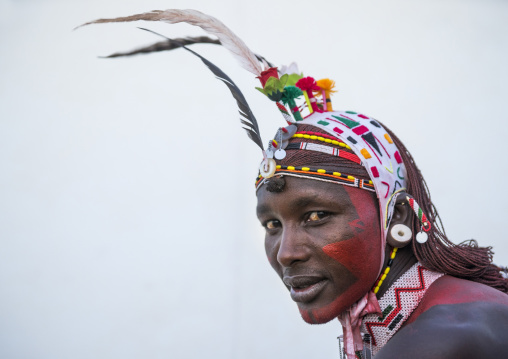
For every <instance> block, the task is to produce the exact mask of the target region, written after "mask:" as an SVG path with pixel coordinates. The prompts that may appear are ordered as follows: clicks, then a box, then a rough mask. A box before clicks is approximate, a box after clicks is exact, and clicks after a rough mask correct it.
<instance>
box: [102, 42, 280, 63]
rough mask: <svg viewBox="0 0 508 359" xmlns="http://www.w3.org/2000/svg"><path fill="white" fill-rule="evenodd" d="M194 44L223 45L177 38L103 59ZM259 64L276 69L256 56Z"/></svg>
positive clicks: (261, 57)
mask: <svg viewBox="0 0 508 359" xmlns="http://www.w3.org/2000/svg"><path fill="white" fill-rule="evenodd" d="M193 44H216V45H222V44H221V42H220V40H218V39H212V38H211V37H208V36H196V37H192V36H188V37H182V38H176V39H174V40H171V41H170V40H165V41H159V42H156V43H155V44H153V45H149V46H144V47H140V48H138V49H134V50H131V51H125V52H115V53H114V54H111V55H108V56H103V58H114V57H122V56H132V55H137V54H149V53H152V52H159V51H169V50H175V49H179V48H180V47H182V45H185V46H187V45H193ZM254 56H256V58H257V59H258V61H259V62H263V63H264V62H266V66H267V67H274V66H273V65H272V64H271V63H270V62H268V61H267V60H266V59H265V58H264V57H263V56H261V55H258V54H254Z"/></svg>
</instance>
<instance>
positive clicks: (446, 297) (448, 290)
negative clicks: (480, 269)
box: [406, 275, 508, 325]
mask: <svg viewBox="0 0 508 359" xmlns="http://www.w3.org/2000/svg"><path fill="white" fill-rule="evenodd" d="M471 302H489V303H498V304H501V305H505V306H507V307H508V295H507V294H506V293H503V292H500V291H499V290H497V289H494V288H492V287H489V286H487V285H484V284H481V283H477V282H472V281H470V280H465V279H460V278H455V277H452V276H448V275H445V276H443V277H441V278H439V279H438V280H436V281H435V282H434V283H433V284H432V285H431V286H430V287H429V289H428V290H427V292H426V293H425V296H424V297H423V299H422V301H421V302H420V304H419V305H418V307H417V308H416V310H415V311H414V312H413V314H412V315H411V316H410V317H409V319H408V320H407V322H406V325H407V324H411V323H412V322H414V321H415V320H417V318H419V316H420V315H421V314H422V313H424V312H426V311H427V310H429V309H431V308H433V307H435V306H437V305H442V304H460V303H471Z"/></svg>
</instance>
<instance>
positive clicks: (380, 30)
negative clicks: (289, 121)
mask: <svg viewBox="0 0 508 359" xmlns="http://www.w3.org/2000/svg"><path fill="white" fill-rule="evenodd" d="M166 8H195V9H199V10H201V11H204V12H206V13H209V14H212V15H215V16H216V17H218V18H220V19H221V20H222V21H223V22H225V23H226V24H227V25H228V26H229V27H231V28H232V29H233V30H234V31H235V32H236V33H237V34H238V35H240V36H241V37H242V38H243V39H244V40H245V42H246V43H247V44H249V46H250V47H251V48H252V49H253V50H254V51H256V52H259V53H261V54H263V55H264V56H266V57H267V58H268V59H269V60H270V61H272V62H274V63H276V64H288V63H289V62H291V61H294V60H296V61H297V62H298V63H299V65H300V68H301V69H302V70H303V71H304V72H305V73H306V74H308V75H313V76H316V77H325V76H327V77H331V78H333V79H334V80H336V82H337V86H338V89H339V90H340V92H339V93H338V94H336V95H335V97H334V98H333V104H334V108H335V109H343V110H358V111H362V112H363V113H366V114H369V115H371V116H374V117H375V118H377V119H379V120H381V121H382V122H384V123H385V124H387V125H388V126H390V127H391V128H392V129H394V130H395V132H396V133H397V134H398V135H399V137H401V138H402V140H403V141H404V142H405V143H406V145H407V146H408V147H409V149H410V150H411V152H412V153H413V155H414V157H415V159H416V161H417V163H418V165H419V166H420V168H421V170H422V171H423V173H424V175H425V177H426V179H427V181H428V184H429V186H430V189H431V192H432V195H433V199H434V201H435V204H436V205H437V207H438V209H439V210H440V213H441V215H442V217H443V220H444V224H445V227H446V229H447V232H448V234H449V237H450V238H451V239H452V240H454V241H455V242H460V241H462V240H465V239H469V238H476V239H478V240H479V241H480V243H481V244H483V245H492V246H494V250H495V251H496V255H495V261H496V262H497V263H499V264H505V265H506V264H508V248H507V245H506V242H505V226H504V224H505V223H504V221H505V220H506V217H507V214H508V210H507V207H506V206H505V205H504V202H506V201H507V200H508V193H507V191H506V189H505V185H504V181H505V180H506V177H507V165H506V160H505V153H506V142H507V140H506V138H507V137H506V133H507V129H508V125H507V120H508V118H507V117H508V116H507V115H506V113H507V111H506V108H505V105H506V99H507V95H508V90H507V87H506V84H507V83H508V70H507V67H506V64H507V63H508V50H507V49H508V3H506V2H504V1H494V0H482V1H479V0H478V1H471V0H469V1H467V0H463V1H458V0H453V1H452V0H449V1H442V0H441V1H435V0H434V1H429V0H427V1H400V0H385V1H383V2H376V1H364V0H357V1H354V2H353V1H343V0H341V1H331V0H330V1H321V2H309V1H295V0H293V1H290V0H284V1H278V2H274V1H267V0H257V1H251V2H246V1H233V0H230V1H228V0H220V1H214V2H212V1H204V0H186V1H183V0H174V1H159V0H144V1H136V0H131V1H125V0H124V1H119V0H101V1H99V0H88V1H64V0H60V1H58V0H44V1H43V0H40V1H32V0H22V1H19V0H18V1H14V0H0V288H1V295H0V357H1V358H6V359H18V358H19V359H61V358H62V359H63V358H73V359H81V358H124V359H130V358H202V357H208V358H260V357H264V358H286V357H293V358H308V357H315V358H316V357H317V358H334V357H337V356H338V349H337V344H336V340H335V337H336V336H337V335H338V334H340V329H339V325H338V323H336V322H333V323H329V324H327V325H323V326H309V325H306V324H305V323H303V321H302V320H301V319H300V318H299V314H298V311H297V309H296V305H294V303H293V302H292V301H291V300H290V298H289V296H288V294H287V292H286V290H285V289H284V287H283V285H282V284H281V283H279V280H278V279H277V277H276V276H275V274H273V273H271V269H270V268H269V265H268V263H267V260H266V259H265V254H264V251H263V238H262V230H261V228H260V226H259V225H258V223H257V220H256V218H255V211H254V208H255V195H254V187H253V179H254V177H255V176H256V171H257V169H256V168H257V164H258V162H259V160H260V154H259V151H258V150H257V149H256V147H255V146H254V145H253V144H252V143H250V142H249V140H248V139H247V137H246V136H245V134H244V133H243V132H242V130H241V129H240V126H239V122H238V119H237V117H238V116H237V112H236V108H235V104H234V101H233V100H232V98H231V96H230V95H229V92H228V90H227V89H226V87H225V86H224V85H223V84H221V83H219V81H217V80H215V79H214V77H213V76H212V75H211V73H209V72H208V70H207V69H206V68H205V67H204V66H203V65H202V64H201V63H200V62H199V60H197V59H196V58H194V57H192V56H191V55H189V54H187V53H185V52H184V51H175V52H172V53H159V54H152V55H149V56H137V57H133V58H128V59H114V60H106V59H98V58H97V56H99V55H107V54H110V53H112V52H115V51H119V50H128V49H131V48H134V47H137V46H140V45H145V44H150V43H152V42H155V41H158V40H159V39H158V38H157V37H154V36H153V35H152V34H149V33H146V32H143V31H140V30H138V29H136V26H144V27H148V28H150V29H153V30H156V31H159V32H161V33H163V34H165V35H167V36H170V37H177V36H183V35H188V34H201V33H202V32H201V31H200V30H198V29H195V28H192V27H190V26H187V25H166V24H151V23H139V24H114V25H95V26H92V27H86V28H82V29H79V30H77V31H72V29H73V28H74V27H75V26H77V25H79V24H81V23H83V22H86V21H89V20H92V19H96V18H100V17H115V16H121V15H130V14H133V13H137V12H144V11H149V10H152V9H166ZM194 50H196V51H198V52H200V53H201V54H203V55H205V56H206V57H208V58H209V59H210V60H212V61H213V62H215V63H216V64H217V65H219V67H221V68H223V69H224V70H225V71H226V72H227V73H228V74H229V75H230V76H231V77H232V78H233V79H234V81H235V82H236V83H237V84H238V85H239V86H240V88H242V90H243V92H244V94H245V96H246V97H247V99H248V101H249V102H250V104H251V107H252V108H253V110H254V112H255V114H256V116H257V118H258V120H259V122H260V127H261V131H262V135H263V136H264V140H265V141H267V140H268V139H269V137H270V136H272V135H273V134H274V133H275V130H276V129H277V128H278V127H279V126H281V125H282V124H283V123H282V121H281V117H280V115H279V114H278V113H277V110H276V109H275V108H274V106H273V104H272V103H270V102H269V101H267V100H266V99H265V98H263V96H262V95H260V94H259V93H258V92H257V91H256V90H255V89H254V86H257V85H258V83H257V81H256V80H255V79H253V78H252V76H251V75H250V74H249V73H247V72H245V71H244V70H242V69H241V68H240V67H239V66H238V65H237V64H236V62H235V61H234V60H233V59H232V58H231V56H230V55H229V54H228V53H227V52H226V51H225V50H224V49H221V48H219V47H216V46H212V45H201V46H196V47H194Z"/></svg>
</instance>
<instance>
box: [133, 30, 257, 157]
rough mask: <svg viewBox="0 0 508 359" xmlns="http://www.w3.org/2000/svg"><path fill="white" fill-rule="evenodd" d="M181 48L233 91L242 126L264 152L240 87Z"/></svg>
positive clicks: (208, 63) (202, 59) (213, 67)
mask: <svg viewBox="0 0 508 359" xmlns="http://www.w3.org/2000/svg"><path fill="white" fill-rule="evenodd" d="M140 29H141V30H145V31H148V32H151V33H153V34H155V35H159V36H162V37H164V38H165V39H167V40H168V41H173V42H176V40H174V39H170V38H168V37H166V36H164V35H161V34H159V33H156V32H154V31H152V30H148V29H144V28H140ZM181 47H182V48H184V49H185V50H187V51H189V52H190V53H192V54H194V55H195V56H197V57H199V58H200V59H201V61H202V62H203V63H204V64H205V65H206V66H207V67H208V68H209V69H210V71H212V72H213V74H214V75H215V76H216V77H217V78H218V79H219V80H221V81H222V82H223V83H224V84H226V86H227V87H228V88H229V91H231V94H232V95H233V97H234V98H235V100H236V103H237V105H238V112H239V113H240V122H241V123H242V125H244V126H245V127H243V129H244V130H245V131H246V132H247V135H248V136H249V138H250V139H251V140H252V141H253V142H254V143H255V144H257V145H258V146H259V148H261V150H262V151H263V141H262V140H261V134H260V132H259V126H258V122H257V121H256V118H255V117H254V114H253V113H252V110H251V109H250V107H249V104H248V103H247V100H246V99H245V97H244V96H243V94H242V92H241V91H240V89H239V88H238V86H236V85H235V83H234V82H233V80H231V78H230V77H229V76H228V75H226V74H225V73H224V71H222V70H221V69H220V68H218V67H217V66H216V65H214V64H213V63H211V62H210V61H208V60H207V59H206V58H204V57H203V56H201V55H200V54H198V53H197V52H194V51H192V50H191V49H189V48H188V47H186V46H185V45H183V44H182V45H181Z"/></svg>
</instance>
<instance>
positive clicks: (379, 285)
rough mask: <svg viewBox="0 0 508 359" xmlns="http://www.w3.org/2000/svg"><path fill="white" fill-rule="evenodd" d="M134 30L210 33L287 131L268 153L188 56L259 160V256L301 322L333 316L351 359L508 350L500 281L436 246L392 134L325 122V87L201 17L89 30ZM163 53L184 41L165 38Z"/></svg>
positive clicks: (506, 301)
mask: <svg viewBox="0 0 508 359" xmlns="http://www.w3.org/2000/svg"><path fill="white" fill-rule="evenodd" d="M136 20H149V21H165V22H170V23H177V22H187V23H190V24H193V25H197V26H200V27H201V28H203V29H205V30H206V31H208V32H210V33H212V34H214V35H216V36H217V37H218V38H219V41H220V42H221V43H222V44H223V45H224V46H225V47H227V48H228V49H229V50H230V51H231V52H232V53H233V54H234V55H235V56H236V57H237V58H239V59H240V61H241V63H242V66H244V67H245V68H246V69H247V70H249V71H250V72H252V73H254V74H255V75H256V76H257V77H258V78H259V79H260V80H261V83H262V86H263V88H260V91H262V92H263V93H264V94H266V95H267V96H268V97H269V99H270V100H272V101H274V102H276V104H277V107H278V109H279V111H280V112H281V113H282V115H283V116H284V118H285V120H286V121H288V123H290V125H289V126H288V127H285V128H281V129H279V131H278V132H277V134H276V135H275V137H274V138H273V140H272V141H270V144H269V147H268V148H267V149H266V150H264V149H263V146H262V141H261V137H260V134H259V128H258V125H257V122H256V120H255V118H254V115H253V114H252V111H251V110H250V108H249V106H248V104H247V102H246V101H245V98H244V97H243V95H242V94H241V92H240V90H239V89H238V88H237V87H236V85H235V84H234V82H233V81H232V80H231V79H230V78H229V77H228V76H227V75H226V74H225V73H224V72H222V70H220V69H219V68H218V67H217V66H215V65H214V64H212V63H210V62H209V61H208V60H206V59H205V58H203V57H202V56H200V55H198V54H196V53H194V52H193V51H191V50H190V49H188V48H186V50H188V51H190V52H192V53H193V54H194V55H196V56H198V57H199V58H200V59H201V60H202V61H203V62H204V63H205V65H206V66H207V67H208V68H209V69H210V70H211V71H212V72H213V73H214V74H215V75H216V76H217V77H218V78H219V79H220V80H221V81H223V82H224V83H225V84H226V85H227V86H228V88H229V89H230V91H231V93H232V94H233V96H234V98H235V99H236V101H237V103H238V106H239V108H240V114H241V116H242V124H243V125H244V126H245V127H246V130H247V133H248V135H249V137H250V138H251V139H252V140H253V141H254V142H255V143H256V144H257V145H258V146H259V147H260V148H261V149H262V153H263V161H262V163H261V166H260V175H259V177H258V179H257V180H256V188H257V196H258V208H257V212H258V217H259V220H260V221H261V223H262V225H263V226H264V228H265V229H266V236H265V248H266V253H267V256H268V259H269V261H270V264H271V265H272V267H273V268H274V270H275V271H276V273H277V274H278V275H279V276H280V278H281V280H282V281H283V283H284V285H285V286H286V287H287V288H288V290H289V291H290V296H291V298H292V299H293V300H294V301H295V302H296V303H297V305H298V308H299V310H300V313H301V315H302V318H303V319H304V320H305V321H306V322H308V323H312V324H319V323H326V322H328V321H330V320H333V319H335V318H338V319H339V320H340V322H341V324H342V326H343V330H344V346H345V348H344V349H345V350H344V352H345V353H346V355H347V357H348V359H352V358H355V357H359V358H362V357H365V356H372V355H375V357H376V358H377V359H379V358H381V359H382V358H412V359H416V358H487V357H503V356H504V353H505V352H508V331H506V326H507V324H508V295H506V293H507V292H508V282H507V281H506V279H504V278H503V277H502V276H501V274H500V272H499V268H497V267H496V266H494V265H493V264H492V263H491V258H492V252H491V250H490V249H489V248H482V247H478V246H477V245H476V243H475V242H468V243H463V244H460V245H454V244H453V243H452V242H450V241H449V240H448V239H447V238H446V236H445V234H444V232H443V231H442V229H440V228H439V221H438V219H439V216H438V215H437V212H436V211H435V208H434V206H433V204H432V202H431V200H430V195H429V192H428V190H427V187H426V185H425V181H424V179H423V177H422V175H421V173H420V171H419V170H418V168H417V167H416V165H415V163H414V161H413V159H412V157H411V155H410V153H409V152H408V151H407V150H406V148H405V147H404V145H403V144H402V142H401V141H400V140H399V139H398V138H397V137H396V136H395V135H394V134H393V133H392V132H391V131H389V130H388V129H386V128H385V127H384V126H383V125H382V124H381V123H379V122H378V121H376V120H375V119H373V118H370V117H368V116H365V115H364V114H361V113H357V112H353V111H346V112H341V111H333V108H332V104H331V101H330V95H331V93H333V82H332V81H330V80H328V79H322V80H319V81H316V80H315V79H314V78H312V77H303V76H302V75H301V74H300V73H299V72H298V71H295V70H294V69H293V70H292V71H291V70H286V71H278V70H277V69H276V68H274V67H271V66H270V65H269V64H268V62H267V61H266V60H265V59H264V58H262V57H260V56H257V55H254V54H253V53H252V52H251V51H250V50H249V49H248V48H247V47H246V46H245V44H244V43H243V41H241V40H240V39H239V38H237V37H236V35H234V34H233V33H232V32H231V30H229V29H228V28H227V27H225V25H224V24H222V23H221V22H220V21H218V20H217V19H214V18H212V17H210V16H207V15H205V14H202V13H200V12H198V11H195V10H166V11H152V12H149V13H144V14H137V15H133V16H128V17H123V18H116V19H101V20H96V21H93V22H92V23H105V22H123V21H136ZM186 43H187V44H188V42H186ZM191 43H192V42H191ZM164 46H165V48H167V49H172V48H177V47H182V46H183V43H182V41H181V40H180V41H172V40H170V39H168V40H167V43H166V44H165V45H164ZM164 46H163V47H164ZM160 49H161V47H160V46H156V50H147V51H144V50H143V51H142V52H148V51H159V50H160ZM261 64H262V65H263V66H261ZM284 72H286V73H284ZM302 97H304V98H305V104H306V108H307V109H308V112H309V113H308V115H307V116H305V118H304V116H303V115H302V113H301V109H302V108H303V107H305V106H298V105H297V103H296V100H298V99H301V98H302ZM319 97H321V99H319ZM289 113H292V115H293V118H291V116H290V115H289ZM341 354H342V353H341Z"/></svg>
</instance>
